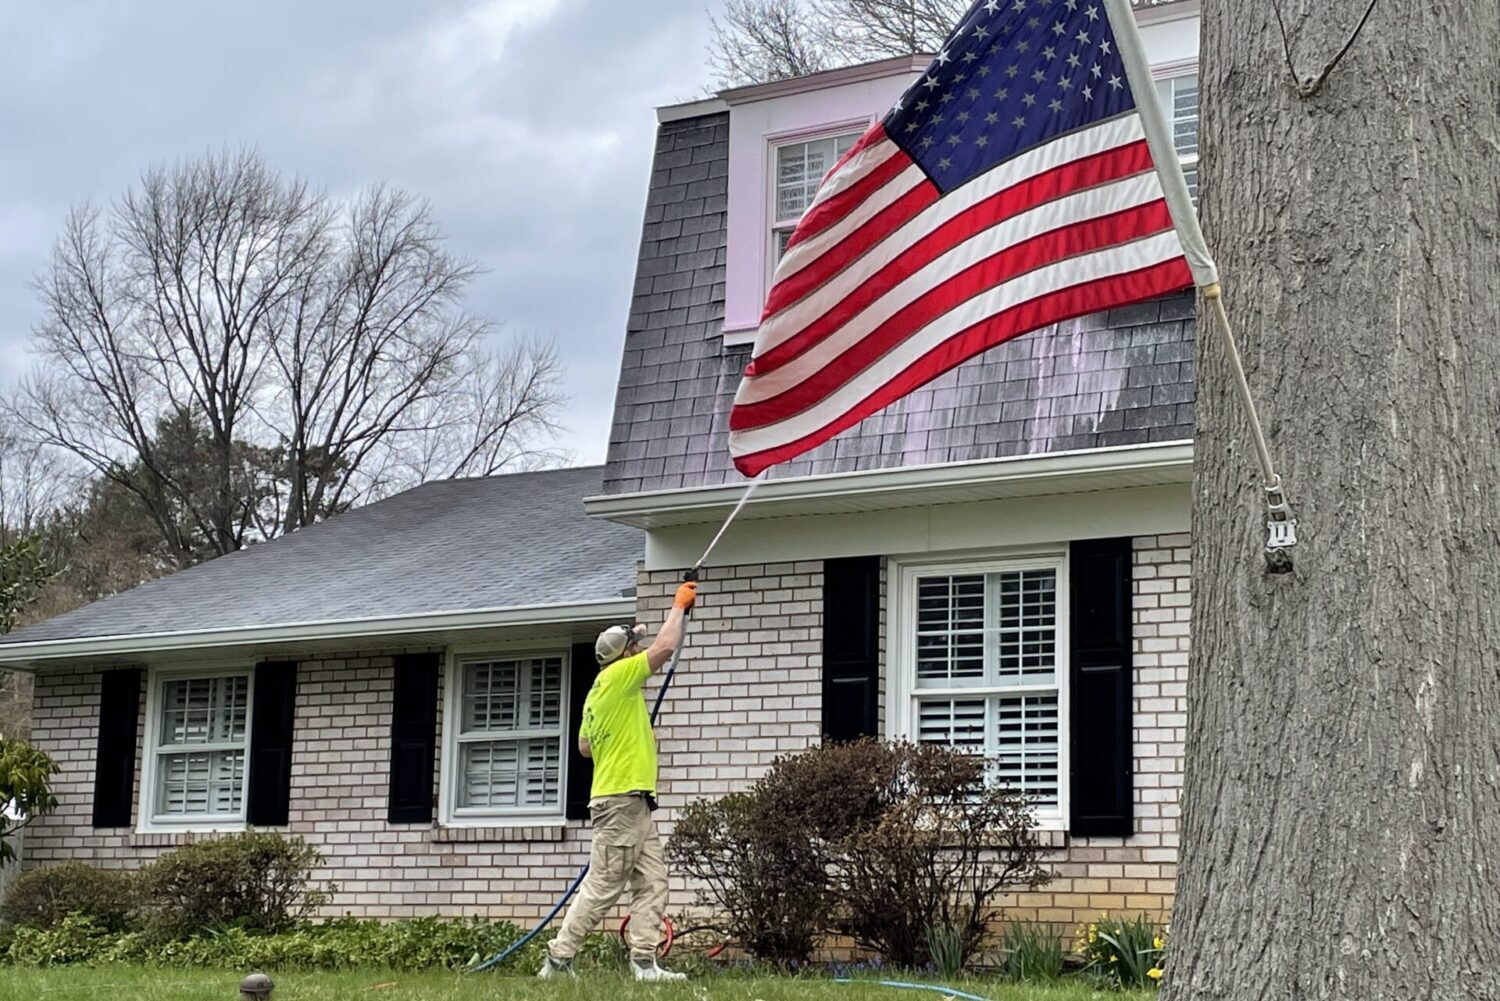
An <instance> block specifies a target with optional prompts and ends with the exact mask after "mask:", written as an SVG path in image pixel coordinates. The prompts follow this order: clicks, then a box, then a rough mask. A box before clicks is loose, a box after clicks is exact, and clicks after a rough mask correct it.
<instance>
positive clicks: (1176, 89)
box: [1156, 73, 1198, 204]
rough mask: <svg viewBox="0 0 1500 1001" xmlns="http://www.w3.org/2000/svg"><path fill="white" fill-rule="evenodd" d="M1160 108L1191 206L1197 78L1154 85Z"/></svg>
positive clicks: (1194, 181)
mask: <svg viewBox="0 0 1500 1001" xmlns="http://www.w3.org/2000/svg"><path fill="white" fill-rule="evenodd" d="M1156 92H1157V95H1158V96H1159V97H1160V98H1161V108H1162V111H1163V112H1165V114H1166V116H1167V125H1168V126H1170V127H1171V129H1172V144H1173V145H1174V146H1176V147H1177V155H1178V157H1180V158H1181V159H1182V172H1183V174H1184V175H1186V177H1187V184H1188V191H1189V192H1190V193H1191V194H1192V196H1193V203H1194V204H1197V202H1198V75H1197V74H1196V73H1194V74H1190V75H1188V76H1174V77H1168V78H1167V79H1165V80H1158V81H1156Z"/></svg>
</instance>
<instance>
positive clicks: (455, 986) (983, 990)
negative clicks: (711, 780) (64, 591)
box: [0, 966, 1150, 1001]
mask: <svg viewBox="0 0 1500 1001" xmlns="http://www.w3.org/2000/svg"><path fill="white" fill-rule="evenodd" d="M272 977H273V978H274V979H275V981H276V991H275V993H274V994H272V996H271V997H272V1001H349V999H363V998H368V999H371V1001H471V999H472V1001H479V999H484V1001H497V999H504V1001H553V999H557V1001H597V999H601V998H603V999H607V1001H645V999H647V998H651V999H656V998H660V999H662V1001H922V999H924V998H925V999H929V1001H941V999H942V998H943V997H944V995H942V994H936V993H931V992H927V991H911V990H896V989H892V988H888V987H880V986H878V985H876V984H865V983H860V984H854V985H848V986H845V985H841V984H835V983H832V982H831V981H830V980H828V979H826V978H820V977H804V978H771V977H753V976H748V975H735V974H710V975H707V976H703V977H700V978H696V979H694V980H692V981H689V982H688V983H686V984H674V985H669V986H662V987H653V986H650V985H644V984H643V985H636V984H635V983H634V982H632V981H631V980H629V979H628V978H627V977H625V976H624V975H617V974H612V973H611V974H605V973H593V974H588V975H584V976H580V977H579V978H578V979H577V980H576V981H572V982H563V983H557V984H552V983H539V982H537V981H536V980H533V979H531V978H529V977H519V976H515V975H504V974H478V975H474V976H459V975H456V974H451V973H382V972H380V971H366V972H352V973H294V972H284V973H273V974H272ZM239 980H240V974H238V973H235V972H228V973H216V972H209V971H198V970H175V969H149V968H144V967H138V966H112V967H111V966H106V967H100V968H97V969H86V968H77V967H72V968H59V969H42V970H38V969H24V968H19V967H0V1001H12V999H14V1001H22V999H25V1001H73V999H78V1001H85V999H87V1001H95V999H97V1001H236V999H237V998H238V997H239V994H238V991H237V990H236V988H237V987H238V985H239ZM955 986H958V987H959V988H960V989H962V990H964V991H966V992H967V993H970V994H978V995H981V996H983V997H987V998H993V999H995V1001H1092V999H1101V1001H1145V999H1146V998H1148V997H1149V996H1150V995H1147V994H1114V993H1102V992H1099V991H1095V990H1093V989H1091V988H1089V987H1087V986H1080V985H1078V984H1076V983H1075V984H1068V985H1060V986H1051V987H1017V986H1014V985H1011V984H1002V983H998V982H995V981H987V980H970V981H964V982H963V983H962V984H956V985H955Z"/></svg>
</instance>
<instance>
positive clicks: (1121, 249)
mask: <svg viewBox="0 0 1500 1001" xmlns="http://www.w3.org/2000/svg"><path fill="white" fill-rule="evenodd" d="M1171 237H1172V234H1171V233H1160V234H1157V235H1155V236H1150V237H1147V238H1145V239H1143V240H1136V241H1134V242H1132V243H1127V244H1123V245H1120V246H1114V247H1108V248H1105V249H1104V250H1100V251H1096V252H1095V253H1092V254H1086V255H1083V256H1081V257H1073V258H1069V259H1068V260H1065V261H1058V262H1055V263H1053V264H1049V265H1047V266H1046V267H1042V268H1037V269H1036V270H1034V271H1028V272H1027V273H1025V274H1023V275H1020V276H1019V277H1017V278H1015V279H1013V280H1011V281H1009V282H1006V283H1005V284H1004V285H1002V286H1000V287H999V288H992V289H986V290H985V291H984V292H982V293H981V294H979V295H976V296H972V297H970V298H968V299H966V300H964V301H963V302H962V303H961V304H960V305H958V306H957V307H955V308H953V309H950V310H949V311H948V312H946V313H944V314H943V315H942V316H940V317H939V318H938V319H937V320H936V321H934V322H932V323H929V324H928V325H927V326H926V327H924V328H922V329H921V330H918V331H916V332H915V333H913V334H912V336H910V337H908V338H906V339H905V340H903V341H901V342H899V343H897V344H896V345H895V347H893V348H892V349H891V350H889V351H887V352H885V353H884V354H883V355H881V356H879V360H878V361H876V362H875V363H874V364H873V365H868V366H866V367H864V368H863V370H856V371H858V375H856V376H855V377H854V378H852V379H849V380H848V381H847V382H845V383H844V384H843V385H841V386H840V387H839V388H838V389H837V390H835V391H834V392H832V393H829V394H828V395H827V396H825V397H823V398H822V399H821V400H818V401H817V402H816V403H815V404H813V406H811V407H808V408H804V409H803V410H799V411H797V412H795V413H792V414H788V415H786V417H783V418H781V420H779V421H777V422H776V423H781V422H782V421H784V420H786V419H787V418H789V417H796V418H797V419H798V420H804V419H805V420H809V421H811V422H813V423H814V424H815V425H822V424H826V423H827V422H828V421H829V420H830V419H832V418H833V417H834V416H836V415H838V414H841V413H843V412H844V411H846V410H848V409H849V408H850V407H852V406H853V405H854V404H856V403H857V402H859V401H860V400H862V399H864V398H865V397H867V396H868V395H870V393H872V392H873V391H874V390H875V387H876V386H877V385H878V384H879V383H881V382H884V381H885V380H887V379H890V378H892V377H894V376H895V375H896V374H897V373H898V372H900V371H901V369H903V368H905V367H906V366H908V365H910V364H912V363H914V362H915V361H917V360H918V359H919V358H921V356H922V355H923V354H924V353H926V352H927V351H931V350H933V349H934V348H936V347H937V346H938V345H939V344H942V343H943V342H944V341H946V340H948V339H949V338H950V337H952V336H954V335H955V334H957V333H959V332H960V331H962V330H965V329H967V328H968V327H969V326H971V325H972V324H975V323H978V322H980V321H981V320H983V319H984V318H985V317H986V316H990V315H993V314H995V313H999V312H1002V311H1004V310H1007V309H1010V308H1011V307H1013V306H1016V305H1018V304H1020V303H1022V302H1025V301H1027V300H1029V299H1034V298H1036V297H1037V296H1039V295H1045V294H1046V293H1047V292H1049V291H1050V290H1052V289H1054V288H1057V287H1058V286H1059V284H1065V285H1068V286H1072V285H1079V284H1083V283H1085V282H1090V281H1095V280H1097V279H1100V278H1107V277H1109V276H1110V275H1114V274H1119V273H1121V272H1126V271H1136V270H1139V269H1141V268H1145V267H1149V266H1150V265H1153V264H1159V263H1161V262H1162V261H1164V260H1166V259H1167V258H1168V257H1170V256H1171V255H1172V254H1174V253H1176V254H1179V255H1180V253H1181V249H1180V248H1179V247H1178V246H1177V245H1176V244H1175V242H1174V241H1173V240H1172V239H1171ZM1059 279H1063V281H1062V282H1061V283H1060V282H1059ZM841 364H842V362H841ZM739 409H740V408H739V407H735V408H734V411H731V412H730V416H729V420H730V428H731V430H739V431H742V432H744V433H746V434H749V435H752V436H753V435H759V434H760V433H762V432H765V431H768V430H769V429H770V428H771V427H772V424H771V423H769V422H766V421H757V422H755V423H756V426H755V427H749V426H746V424H745V422H744V420H743V418H741V419H740V421H741V425H740V427H738V428H736V426H735V411H738V410H739Z"/></svg>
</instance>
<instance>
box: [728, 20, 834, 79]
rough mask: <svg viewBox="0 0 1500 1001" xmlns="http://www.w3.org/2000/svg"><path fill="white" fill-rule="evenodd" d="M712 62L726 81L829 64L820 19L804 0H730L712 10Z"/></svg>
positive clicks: (812, 70)
mask: <svg viewBox="0 0 1500 1001" xmlns="http://www.w3.org/2000/svg"><path fill="white" fill-rule="evenodd" d="M709 30H710V31H711V32H712V33H713V38H712V40H711V41H710V43H709V60H708V61H709V66H710V67H711V68H712V69H713V71H714V75H715V79H716V80H717V81H718V83H719V85H720V86H721V87H737V86H740V85H741V84H748V83H765V82H767V81H770V80H784V79H787V78H788V77H794V76H804V75H806V74H808V73H815V72H817V71H818V70H821V69H826V68H828V65H829V60H828V57H827V55H826V53H825V52H824V50H823V46H822V42H823V41H824V40H823V39H822V38H820V37H819V32H818V31H817V28H816V25H815V24H814V23H813V19H812V17H811V16H810V15H809V13H808V11H807V10H806V9H804V7H803V5H802V4H801V3H800V2H799V0H726V2H725V4H724V14H723V17H718V16H714V15H710V16H709Z"/></svg>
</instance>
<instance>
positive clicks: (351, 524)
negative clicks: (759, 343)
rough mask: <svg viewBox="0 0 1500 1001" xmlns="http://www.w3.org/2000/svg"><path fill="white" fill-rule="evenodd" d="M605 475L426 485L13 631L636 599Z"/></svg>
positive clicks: (630, 534)
mask: <svg viewBox="0 0 1500 1001" xmlns="http://www.w3.org/2000/svg"><path fill="white" fill-rule="evenodd" d="M602 472H603V471H602V469H601V468H600V467H598V466H592V467H586V468H580V469H558V470H549V471H545V472H535V473H515V474H511V475H505V476H490V477H483V478H477V479H466V480H441V481H436V482H432V483H427V484H424V485H423V486H420V487H417V488H415V489H413V490H408V491H406V492H405V493H401V494H397V495H396V496H394V497H390V498H387V499H386V500H382V501H378V502H376V503H374V504H370V505H368V506H366V507H362V508H358V509H356V510H354V511H350V512H349V513H347V514H343V515H340V516H338V517H336V518H331V519H329V520H328V521H324V522H320V523H319V524H316V525H312V526H310V527H308V528H304V529H302V530H300V531H298V532H294V533H293V534H291V535H288V536H284V537H282V538H279V539H276V540H274V541H271V542H267V543H263V544H261V545H257V546H251V547H250V548H248V549H245V550H242V551H240V552H237V553H232V554H231V555H229V556H223V557H220V558H218V559H215V560H210V561H208V562H207V563H203V564H200V565H198V566H196V567H192V568H190V569H188V570H183V571H180V572H178V573H174V574H171V575H170V576H167V577H163V578H161V579H160V580H155V581H151V582H149V583H146V584H142V585H141V586H139V587H136V588H132V589H131V590H129V591H124V592H122V593H120V594H117V595H114V596H112V597H109V598H105V599H103V600H102V601H97V602H94V603H93V604H91V605H86V606H84V607H83V608H79V609H76V610H74V611H72V612H68V613H66V614H63V615H59V616H57V617H56V618H53V619H49V620H47V621H45V622H40V623H37V624H36V625H32V626H27V627H25V628H22V629H18V630H16V631H15V632H13V633H10V634H8V635H6V636H0V652H3V650H4V647H5V646H7V645H13V644H17V643H32V642H38V641H46V640H66V639H82V638H87V637H96V636H124V635H136V634H143V633H158V632H176V631H195V630H200V629H202V630H208V629H226V628H236V627H256V626H267V627H269V626H277V625H289V624H296V623H309V622H332V621H344V620H355V619H368V618H384V617H393V616H403V615H422V614H431V613H437V612H460V611H475V610H481V609H499V608H511V607H518V606H529V605H549V604H566V603H574V602H586V601H601V600H608V599H611V598H619V597H622V596H628V595H629V594H632V593H633V588H634V586H635V573H636V563H637V561H638V560H639V559H640V558H641V556H642V554H643V551H644V537H643V535H642V533H641V532H640V531H639V530H638V529H635V528H630V527H628V526H625V525H617V524H614V523H612V522H604V521H596V520H594V519H591V518H589V517H587V516H586V515H585V514H584V511H583V498H584V497H587V496H591V495H593V494H597V493H599V492H600V487H601V485H602V480H603V477H602Z"/></svg>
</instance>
